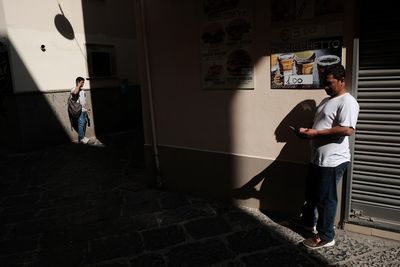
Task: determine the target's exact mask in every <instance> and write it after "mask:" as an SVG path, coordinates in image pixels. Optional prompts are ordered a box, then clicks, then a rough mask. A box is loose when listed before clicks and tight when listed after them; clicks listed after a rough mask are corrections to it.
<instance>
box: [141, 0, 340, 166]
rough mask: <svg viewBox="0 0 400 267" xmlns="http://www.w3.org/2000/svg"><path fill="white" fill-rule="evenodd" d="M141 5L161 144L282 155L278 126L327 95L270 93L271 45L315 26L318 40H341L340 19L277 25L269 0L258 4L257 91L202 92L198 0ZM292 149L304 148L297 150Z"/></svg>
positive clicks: (258, 155) (303, 159)
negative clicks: (281, 37) (303, 106)
mask: <svg viewBox="0 0 400 267" xmlns="http://www.w3.org/2000/svg"><path fill="white" fill-rule="evenodd" d="M144 2H145V4H144V13H145V22H146V28H147V32H146V35H147V37H148V49H149V64H150V66H151V67H150V75H151V82H152V90H153V92H154V93H153V100H154V106H155V118H156V125H157V137H158V141H159V144H160V145H167V146H174V147H181V148H189V149H199V150H207V151H215V152H223V153H228V154H234V155H240V156H249V157H256V158H261V159H276V158H277V157H279V156H280V154H282V153H281V152H282V150H283V148H284V147H285V145H286V144H287V143H288V140H277V139H276V134H275V131H276V130H277V129H278V127H279V125H280V123H281V122H282V121H283V120H285V117H286V116H288V114H290V112H291V111H292V110H293V109H294V108H295V107H296V106H297V105H298V104H299V103H301V102H302V101H305V100H312V101H315V103H316V104H318V103H319V102H320V101H321V100H322V99H323V98H324V97H325V92H324V91H323V90H276V89H275V90H272V89H271V87H270V75H269V71H270V60H269V54H270V46H271V42H273V41H278V40H277V38H279V33H280V31H281V30H282V29H285V28H288V29H292V30H293V29H294V28H298V27H306V26H310V25H314V26H315V25H316V26H318V31H319V32H318V34H319V35H318V36H319V37H327V36H330V37H332V36H338V35H343V23H342V19H343V17H333V18H329V19H327V20H323V21H321V20H320V21H316V22H312V21H307V22H306V23H305V24H303V25H302V24H300V25H299V24H294V23H292V24H280V25H272V24H271V22H270V21H271V19H270V16H271V15H270V3H269V1H261V0H256V1H254V51H253V52H254V55H255V58H256V60H255V61H256V64H255V69H254V70H255V88H254V90H215V91H213V90H202V88H201V77H200V64H201V58H200V30H201V19H200V14H201V3H198V4H193V2H192V1H180V0H175V1H168V2H160V1H155V0H149V1H144ZM199 2H201V1H199ZM292 119H293V118H292ZM286 136H288V133H286ZM148 140H149V142H150V140H151V139H150V138H148ZM292 141H293V142H294V140H292ZM298 142H299V143H301V142H302V141H300V140H298ZM300 147H304V146H303V144H302V145H300ZM293 151H299V150H296V145H294V146H293ZM299 152H300V154H301V151H299ZM280 157H281V159H282V160H288V161H293V162H307V161H308V159H307V157H305V156H302V155H300V156H299V155H295V156H293V155H291V154H290V153H285V155H281V156H280Z"/></svg>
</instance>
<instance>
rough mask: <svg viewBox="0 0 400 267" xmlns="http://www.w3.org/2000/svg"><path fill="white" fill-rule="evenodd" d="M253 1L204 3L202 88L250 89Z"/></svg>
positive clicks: (207, 0) (220, 0)
mask: <svg viewBox="0 0 400 267" xmlns="http://www.w3.org/2000/svg"><path fill="white" fill-rule="evenodd" d="M252 11H253V10H252V1H246V0H203V9H202V28H201V33H200V42H201V58H202V60H201V77H202V85H203V89H253V88H254V70H253V66H254V62H253V57H252V53H251V51H252V44H253V40H252V34H253V23H252Z"/></svg>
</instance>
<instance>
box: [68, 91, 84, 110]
mask: <svg viewBox="0 0 400 267" xmlns="http://www.w3.org/2000/svg"><path fill="white" fill-rule="evenodd" d="M74 89H75V87H73V88H72V89H71V93H72V91H73V90H74ZM78 101H79V103H80V104H81V105H82V111H88V107H87V102H86V93H85V90H83V89H81V90H80V91H79V99H78Z"/></svg>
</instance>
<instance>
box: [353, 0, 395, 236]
mask: <svg viewBox="0 0 400 267" xmlns="http://www.w3.org/2000/svg"><path fill="white" fill-rule="evenodd" d="M368 2H371V1H366V2H364V1H363V3H362V4H363V6H362V7H361V24H360V25H361V26H360V37H359V41H358V47H357V45H356V49H355V50H358V68H357V69H356V73H357V82H356V94H357V100H358V102H359V104H360V116H359V120H358V124H357V131H356V134H355V137H354V147H353V151H354V156H353V165H352V173H351V180H350V181H351V182H350V183H351V185H350V186H351V187H350V208H349V214H348V219H349V221H352V222H356V223H359V224H364V225H369V226H373V227H378V228H386V229H390V230H395V231H400V53H399V51H400V30H399V28H398V25H400V19H399V16H398V15H397V14H395V12H390V11H388V9H387V6H390V5H385V4H382V5H381V6H383V7H385V8H384V9H382V10H379V7H377V5H376V4H371V3H369V4H368ZM383 2H386V1H383ZM355 53H357V51H355Z"/></svg>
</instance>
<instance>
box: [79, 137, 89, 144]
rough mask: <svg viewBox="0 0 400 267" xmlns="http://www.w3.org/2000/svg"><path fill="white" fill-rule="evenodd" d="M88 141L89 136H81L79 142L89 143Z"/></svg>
mask: <svg viewBox="0 0 400 267" xmlns="http://www.w3.org/2000/svg"><path fill="white" fill-rule="evenodd" d="M89 141H90V139H89V138H87V137H86V136H85V137H83V138H82V139H81V141H79V143H82V144H85V145H86V144H88V143H89Z"/></svg>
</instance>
